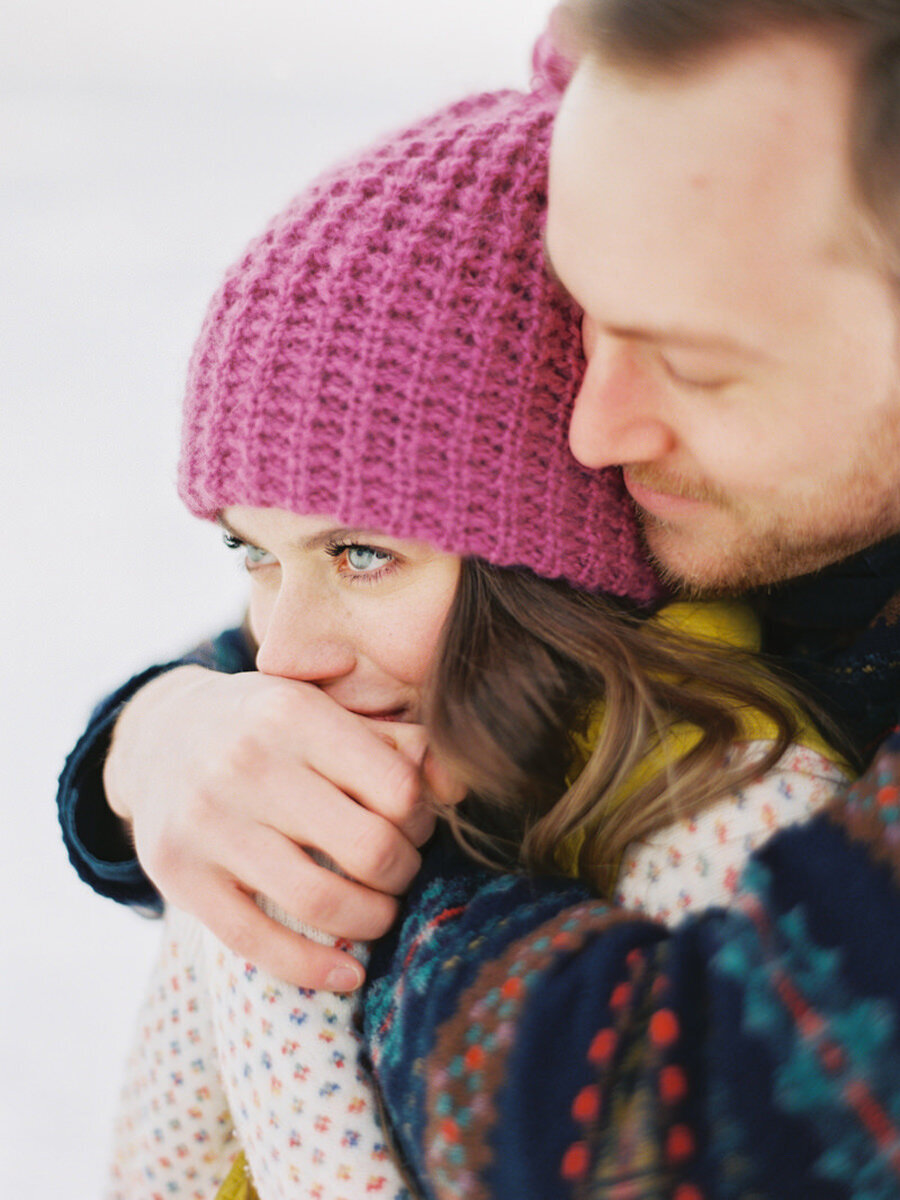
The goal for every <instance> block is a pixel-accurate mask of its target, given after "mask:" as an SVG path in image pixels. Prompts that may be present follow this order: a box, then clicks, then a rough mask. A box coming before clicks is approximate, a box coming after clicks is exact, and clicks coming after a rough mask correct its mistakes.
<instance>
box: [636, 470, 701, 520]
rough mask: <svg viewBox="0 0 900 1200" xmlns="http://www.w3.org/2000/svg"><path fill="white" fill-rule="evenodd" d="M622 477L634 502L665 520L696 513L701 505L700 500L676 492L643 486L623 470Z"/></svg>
mask: <svg viewBox="0 0 900 1200" xmlns="http://www.w3.org/2000/svg"><path fill="white" fill-rule="evenodd" d="M623 478H624V480H625V487H626V489H627V491H628V494H629V495H630V496H631V498H632V500H633V501H634V502H635V504H637V505H638V507H639V508H642V509H644V511H645V512H648V513H650V514H651V515H652V516H654V517H660V518H662V519H663V520H665V519H666V518H671V517H678V516H687V515H689V514H691V513H696V512H697V510H698V509H699V508H701V507H702V506H703V501H702V500H693V499H691V497H690V496H679V495H678V494H677V493H676V492H657V491H654V489H653V488H648V487H644V486H643V484H640V483H638V482H637V480H635V479H633V478H632V477H631V476H630V475H629V474H628V472H627V471H624V472H623Z"/></svg>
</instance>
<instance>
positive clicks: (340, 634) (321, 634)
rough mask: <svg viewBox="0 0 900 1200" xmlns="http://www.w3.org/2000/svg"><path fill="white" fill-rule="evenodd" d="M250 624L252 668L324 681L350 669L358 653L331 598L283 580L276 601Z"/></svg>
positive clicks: (264, 671)
mask: <svg viewBox="0 0 900 1200" xmlns="http://www.w3.org/2000/svg"><path fill="white" fill-rule="evenodd" d="M254 624H255V625H256V626H257V627H256V628H255V629H254V632H255V634H256V637H257V639H258V642H259V649H258V651H257V654H256V669H257V670H258V671H261V672H262V673H263V674H264V675H281V676H283V677H284V678H287V679H298V680H301V681H303V682H305V683H320V684H321V683H327V682H328V681H329V680H334V679H340V678H342V677H343V676H345V675H347V674H349V673H350V672H351V671H352V670H353V668H354V667H355V665H356V653H355V649H354V645H353V641H352V637H351V636H350V635H349V632H348V630H347V629H346V627H345V626H344V624H343V623H342V622H341V620H340V613H339V610H336V609H335V605H334V600H333V597H332V598H329V597H326V596H324V595H322V594H317V593H311V592H310V591H309V590H308V589H300V588H296V587H291V586H290V584H287V585H285V584H284V583H283V584H282V587H281V589H280V590H279V593H278V596H277V598H276V599H275V602H274V604H272V606H271V607H270V609H269V610H268V612H265V613H263V614H261V619H260V620H259V622H254Z"/></svg>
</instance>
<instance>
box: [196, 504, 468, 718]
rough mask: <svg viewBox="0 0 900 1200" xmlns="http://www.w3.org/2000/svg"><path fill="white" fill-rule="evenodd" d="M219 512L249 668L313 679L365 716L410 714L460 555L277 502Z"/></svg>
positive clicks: (453, 587)
mask: <svg viewBox="0 0 900 1200" xmlns="http://www.w3.org/2000/svg"><path fill="white" fill-rule="evenodd" d="M219 519H220V522H221V524H222V526H223V527H224V529H225V540H226V544H227V545H229V546H231V547H232V548H234V549H236V550H239V551H240V552H241V553H242V554H243V557H244V563H245V565H246V568H247V572H248V574H249V576H250V626H251V629H252V631H253V636H254V637H255V638H256V640H257V642H258V644H259V652H258V653H257V656H256V665H257V669H258V670H260V671H262V672H263V673H264V674H266V675H282V676H285V677H287V678H289V679H299V680H303V681H304V682H306V683H314V684H316V685H318V686H319V687H320V688H321V689H322V690H323V691H324V692H327V693H328V695H329V696H331V697H332V699H334V700H336V701H337V702H338V703H339V704H341V705H343V707H344V708H348V709H350V710H352V711H353V712H358V713H362V714H364V715H365V716H367V717H380V718H383V719H386V720H395V721H416V720H418V719H419V707H420V704H419V701H420V696H421V692H422V687H423V685H424V683H425V680H426V678H427V676H428V673H429V670H430V668H431V664H432V660H433V658H434V654H435V651H436V649H437V644H438V640H439V637H440V634H441V630H442V627H443V624H444V619H445V617H446V616H447V613H448V612H449V609H450V605H451V603H452V601H453V596H454V594H455V591H456V585H457V581H458V579H459V566H460V559H459V558H458V557H457V556H456V555H453V554H443V553H442V552H441V551H439V550H435V549H434V548H433V547H432V546H430V545H429V544H428V543H427V542H410V541H402V540H400V539H399V538H391V537H386V536H384V535H383V534H379V533H374V532H373V531H372V530H364V529H359V528H354V529H349V528H347V527H345V526H343V525H341V524H340V523H339V522H338V521H334V520H331V519H330V518H328V517H308V516H298V515H297V514H296V513H291V512H286V511H285V510H284V509H279V508H245V507H241V506H235V507H231V508H227V509H225V510H224V511H223V513H222V514H221V515H220V518H219Z"/></svg>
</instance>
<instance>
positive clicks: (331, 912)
mask: <svg viewBox="0 0 900 1200" xmlns="http://www.w3.org/2000/svg"><path fill="white" fill-rule="evenodd" d="M298 902H299V903H298V910H297V911H298V914H299V915H300V916H301V917H302V919H303V920H305V921H306V922H307V923H308V924H309V925H312V926H313V927H314V928H316V929H324V930H328V931H331V930H334V929H336V927H337V922H338V919H339V916H340V908H341V906H340V901H339V897H338V896H337V895H335V892H334V890H333V888H332V887H331V886H330V885H329V884H319V885H317V886H316V887H314V888H312V889H308V890H307V891H305V892H304V893H303V895H302V897H301V896H298Z"/></svg>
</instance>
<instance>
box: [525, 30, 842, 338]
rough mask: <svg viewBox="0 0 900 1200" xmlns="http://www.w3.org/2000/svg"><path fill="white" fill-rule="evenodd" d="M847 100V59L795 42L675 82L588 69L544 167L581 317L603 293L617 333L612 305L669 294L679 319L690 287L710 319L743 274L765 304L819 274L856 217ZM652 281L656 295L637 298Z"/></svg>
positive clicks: (561, 261)
mask: <svg viewBox="0 0 900 1200" xmlns="http://www.w3.org/2000/svg"><path fill="white" fill-rule="evenodd" d="M849 104H850V82H849V72H848V70H847V69H846V66H845V64H844V63H843V62H842V61H841V60H840V58H839V57H838V56H836V55H835V54H834V53H833V51H831V50H830V48H828V47H824V46H820V45H818V44H815V43H812V44H811V43H809V42H804V41H800V40H798V39H796V38H782V39H780V41H779V43H778V44H777V46H775V47H774V49H773V47H772V44H770V43H768V42H767V43H765V44H762V43H761V44H760V45H758V46H754V47H745V48H742V49H740V50H733V51H731V52H729V54H728V55H727V56H726V58H725V59H723V60H722V61H721V62H718V63H717V64H715V65H714V66H709V67H707V68H704V69H703V70H702V71H698V72H696V73H695V74H693V75H691V76H687V77H678V78H674V79H673V78H670V77H664V78H660V79H654V78H651V77H648V76H640V75H635V74H634V73H626V72H623V71H621V70H618V69H616V68H610V67H607V66H605V65H603V64H600V63H598V62H595V61H592V60H586V61H585V62H584V63H582V65H581V66H580V68H579V70H578V71H577V72H576V75H575V78H574V80H573V82H572V85H571V88H570V90H569V93H568V94H567V95H566V97H565V99H564V101H563V105H562V108H561V111H560V114H559V118H558V122H557V130H556V134H555V137H554V145H553V153H552V159H551V175H550V216H549V220H548V244H549V250H550V254H551V256H552V258H553V261H554V266H555V268H556V270H557V271H558V272H559V274H560V275H561V276H562V279H563V282H564V284H565V285H566V286H567V287H568V288H569V289H570V290H571V291H572V292H573V294H574V295H575V297H576V299H577V300H579V301H580V302H581V303H583V304H584V305H585V306H586V307H588V308H590V307H591V295H590V293H592V292H593V291H594V289H595V288H597V287H600V289H601V291H602V292H603V293H604V295H605V294H606V293H608V294H609V296H610V297H611V299H610V312H609V318H610V320H611V321H612V322H615V320H616V319H617V317H616V312H615V309H616V307H617V306H616V304H615V303H614V302H613V301H614V299H618V300H620V301H622V302H623V305H624V310H625V312H627V313H628V314H630V313H631V311H632V310H634V308H635V305H637V306H638V307H640V306H641V303H642V301H646V300H651V301H652V304H651V305H649V308H650V309H651V311H657V310H659V309H660V306H661V307H662V309H663V310H665V308H666V306H667V304H668V303H669V300H670V299H671V303H672V305H673V306H674V308H673V312H672V314H671V318H672V319H674V316H675V314H676V313H677V312H678V311H679V310H680V309H681V308H683V306H684V304H685V302H686V301H687V300H688V298H689V296H690V294H691V292H692V291H693V292H696V293H697V295H698V296H699V295H701V294H702V295H703V296H705V299H706V301H707V303H708V305H709V309H710V313H709V315H710V316H713V315H714V314H715V313H719V314H721V313H722V312H723V311H726V310H727V304H728V300H729V298H730V297H732V296H733V293H734V291H735V288H736V287H737V286H738V280H739V279H740V287H741V290H742V292H743V294H744V298H745V299H746V300H747V301H748V302H752V300H753V295H752V293H753V288H754V286H755V287H757V288H758V290H759V293H760V294H759V296H758V297H757V299H758V300H759V302H760V303H764V302H765V293H766V291H767V289H769V288H771V287H775V286H777V285H776V280H777V279H778V278H779V277H780V276H782V275H783V272H784V268H785V266H786V265H787V264H789V263H791V262H793V263H795V264H796V266H797V268H798V269H800V267H801V266H802V267H803V268H804V269H805V268H806V267H809V269H810V270H811V271H813V270H814V269H815V268H816V266H817V265H820V266H821V267H822V269H823V270H824V269H826V267H827V265H828V260H829V259H830V258H833V255H834V249H835V246H836V245H837V244H838V243H839V241H840V237H841V232H840V231H841V228H842V225H843V224H845V223H846V216H847V212H848V210H849V209H850V207H851V205H850V199H849V198H850V196H851V192H852V189H851V185H850V174H849V164H848V161H847V157H848V156H847V153H846V136H847V135H846V129H847V119H848V113H849ZM636 266H637V267H638V268H639V269H637V270H636V269H635V267H636ZM654 268H655V269H654ZM650 280H652V286H653V288H654V295H653V296H652V297H642V296H640V295H638V294H636V295H634V296H631V295H629V288H630V286H631V285H632V283H633V285H634V287H635V289H640V288H642V287H643V286H644V285H645V284H646V283H647V282H648V281H650ZM668 293H670V294H671V295H670V296H669V295H668ZM602 307H604V308H605V307H606V305H605V303H604V304H603V305H602ZM703 315H704V314H703V313H698V314H697V316H698V318H701V319H702V317H703ZM735 332H736V333H738V332H739V331H735Z"/></svg>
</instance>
